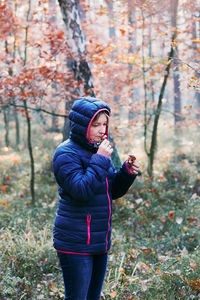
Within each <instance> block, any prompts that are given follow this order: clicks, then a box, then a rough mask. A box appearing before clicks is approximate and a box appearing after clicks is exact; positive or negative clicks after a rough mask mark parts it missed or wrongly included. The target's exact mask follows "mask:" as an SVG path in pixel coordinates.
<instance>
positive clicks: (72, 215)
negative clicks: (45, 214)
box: [53, 97, 136, 254]
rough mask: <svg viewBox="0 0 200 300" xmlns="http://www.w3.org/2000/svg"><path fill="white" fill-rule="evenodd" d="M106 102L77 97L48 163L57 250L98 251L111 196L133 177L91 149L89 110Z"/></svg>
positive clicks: (103, 243)
mask: <svg viewBox="0 0 200 300" xmlns="http://www.w3.org/2000/svg"><path fill="white" fill-rule="evenodd" d="M101 110H106V111H107V113H108V114H109V113H110V108H109V106H108V105H107V104H106V103H105V102H103V101H101V100H99V99H96V98H89V97H85V98H80V99H78V100H76V101H75V103H74V105H73V107H72V110H71V112H70V114H69V118H70V121H71V133H70V139H69V140H67V141H65V142H64V143H62V144H61V145H59V146H58V148H57V149H56V151H55V153H54V157H53V169H54V174H55V178H56V181H57V183H58V190H59V196H60V199H59V204H58V210H57V214H56V218H55V223H54V230H53V237H54V247H55V249H56V250H57V251H61V252H62V251H63V252H67V253H79V254H100V253H105V252H107V251H108V250H109V248H110V243H111V213H112V203H111V202H112V199H116V198H118V197H121V196H123V195H124V194H125V193H126V192H127V190H128V188H129V187H130V186H131V184H132V183H133V181H134V179H135V177H136V176H135V175H131V174H130V173H129V172H128V170H127V168H126V165H125V163H124V164H123V165H122V167H121V168H120V170H119V171H116V170H115V168H114V166H113V164H112V162H111V160H110V159H109V158H107V157H105V156H103V155H99V154H97V150H98V146H97V145H96V144H95V143H92V142H91V141H90V140H89V139H88V131H89V127H90V124H91V122H92V120H93V118H94V116H95V115H96V114H97V113H98V112H99V111H101Z"/></svg>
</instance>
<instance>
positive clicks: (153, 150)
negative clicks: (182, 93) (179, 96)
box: [147, 33, 176, 177]
mask: <svg viewBox="0 0 200 300" xmlns="http://www.w3.org/2000/svg"><path fill="white" fill-rule="evenodd" d="M175 36H176V34H175V33H174V34H173V36H172V44H171V50H170V53H169V56H168V62H167V66H166V69H165V76H164V79H163V83H162V86H161V90H160V94H159V99H158V104H157V108H156V111H155V117H154V124H153V131H152V136H151V146H150V152H149V155H148V169H147V171H148V175H149V176H150V177H152V175H153V164H154V159H155V153H156V145H157V131H158V122H159V118H160V114H161V110H162V100H163V96H164V92H165V87H166V84H167V79H168V77H169V72H170V66H171V62H172V58H173V56H174V48H173V42H174V39H175Z"/></svg>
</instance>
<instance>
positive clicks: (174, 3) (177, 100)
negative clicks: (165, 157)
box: [171, 0, 181, 134]
mask: <svg viewBox="0 0 200 300" xmlns="http://www.w3.org/2000/svg"><path fill="white" fill-rule="evenodd" d="M177 10H178V0H171V26H172V29H173V30H174V33H175V39H176V38H177ZM173 65H174V71H173V82H174V126H175V134H176V133H178V129H179V127H180V125H181V116H180V115H181V89H180V75H179V61H178V46H176V45H175V46H174V60H173Z"/></svg>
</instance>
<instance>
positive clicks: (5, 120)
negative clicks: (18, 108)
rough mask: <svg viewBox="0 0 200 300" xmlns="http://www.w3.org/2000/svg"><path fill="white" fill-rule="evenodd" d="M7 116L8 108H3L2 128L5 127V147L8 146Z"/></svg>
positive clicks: (8, 113) (8, 114)
mask: <svg viewBox="0 0 200 300" xmlns="http://www.w3.org/2000/svg"><path fill="white" fill-rule="evenodd" d="M9 116H10V108H9V107H8V109H3V117H4V128H5V145H6V147H9V146H10V140H9Z"/></svg>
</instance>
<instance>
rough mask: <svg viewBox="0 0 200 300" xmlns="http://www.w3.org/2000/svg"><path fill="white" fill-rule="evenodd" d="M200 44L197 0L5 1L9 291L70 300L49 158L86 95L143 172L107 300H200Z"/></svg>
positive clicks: (7, 295) (120, 157) (0, 203)
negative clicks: (58, 247) (105, 113)
mask: <svg viewBox="0 0 200 300" xmlns="http://www.w3.org/2000/svg"><path fill="white" fill-rule="evenodd" d="M199 44H200V2H199V0H193V1H191V0H190V1H189V0H166V1H164V0H162V1H158V0H146V1H145V0H127V1H124V0H117V1H114V0H96V1H95V0H80V1H79V0H58V1H57V0H35V1H33V0H0V49H1V51H0V58H1V60H0V235H1V243H0V265H1V269H0V299H64V290H63V283H62V275H61V271H60V268H59V265H58V262H57V257H56V254H55V251H54V249H53V247H52V227H53V220H54V217H55V214H56V208H57V186H56V183H55V180H54V176H53V173H52V156H53V153H54V151H55V148H56V147H57V145H58V144H59V143H60V142H62V141H63V140H65V139H67V138H68V135H69V121H68V113H69V110H70V108H71V105H72V103H73V101H74V100H75V99H76V98H77V97H80V96H84V95H88V96H91V97H93V96H96V97H97V98H100V99H103V100H105V101H106V102H107V103H108V104H109V105H110V106H111V109H112V117H111V128H110V138H111V140H112V142H113V145H114V147H115V151H114V155H113V161H114V163H115V166H116V167H117V168H118V167H119V166H120V161H121V162H123V161H124V160H125V159H126V158H127V155H128V154H130V153H134V154H135V155H136V157H137V160H138V161H139V163H140V166H141V174H140V176H139V177H138V179H137V182H135V183H134V186H133V187H132V188H131V189H130V191H129V193H128V194H127V195H126V196H125V197H123V198H120V199H118V200H117V201H115V202H114V203H113V246H112V249H111V252H110V256H109V267H108V271H107V276H106V280H105V284H104V288H103V294H102V299H106V300H107V299H120V300H123V299H124V300H125V299H126V300H128V299H129V300H139V299H142V300H143V299H148V300H149V299H158V300H159V299H171V300H174V299H185V300H188V299H200V250H199V240H200V233H199V229H200V219H199V215H200V175H199V174H200V148H199V140H200V129H199V128H200V127H199V126H200V79H199V78H200V68H199V62H200V47H199ZM119 220H120V222H119Z"/></svg>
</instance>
